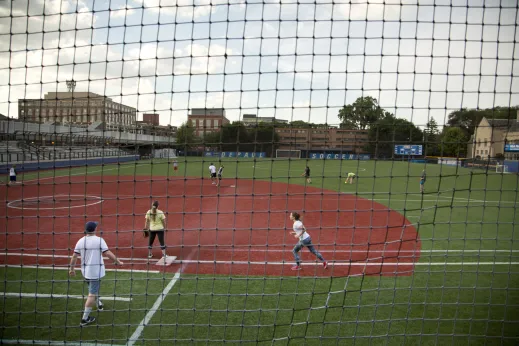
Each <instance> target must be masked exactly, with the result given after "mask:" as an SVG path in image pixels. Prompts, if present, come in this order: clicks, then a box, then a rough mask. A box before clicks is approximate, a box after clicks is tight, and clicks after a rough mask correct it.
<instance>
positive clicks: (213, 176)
mask: <svg viewBox="0 0 519 346" xmlns="http://www.w3.org/2000/svg"><path fill="white" fill-rule="evenodd" d="M209 172H210V173H211V182H212V184H213V185H214V184H216V167H215V166H214V165H213V163H212V162H211V164H210V165H209Z"/></svg>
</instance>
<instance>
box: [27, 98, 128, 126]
mask: <svg viewBox="0 0 519 346" xmlns="http://www.w3.org/2000/svg"><path fill="white" fill-rule="evenodd" d="M18 119H20V120H21V121H25V122H33V123H58V124H72V125H76V126H77V125H90V124H93V123H95V122H97V121H101V122H104V123H105V124H106V128H107V129H109V128H120V127H130V126H132V125H134V124H135V121H136V120H137V110H136V109H135V108H133V107H129V106H126V105H124V104H121V103H117V102H114V101H112V99H110V98H109V97H106V96H101V95H98V94H94V93H91V92H74V93H72V92H49V93H47V94H46V95H45V96H44V98H43V99H20V100H18Z"/></svg>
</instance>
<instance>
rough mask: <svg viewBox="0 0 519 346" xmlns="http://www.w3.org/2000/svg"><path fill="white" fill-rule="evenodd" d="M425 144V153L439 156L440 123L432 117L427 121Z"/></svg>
mask: <svg viewBox="0 0 519 346" xmlns="http://www.w3.org/2000/svg"><path fill="white" fill-rule="evenodd" d="M424 135H425V137H424V142H425V143H424V144H425V154H426V155H428V156H438V155H439V146H438V145H439V143H438V140H439V137H440V130H439V129H438V124H437V123H436V120H435V119H434V118H433V117H431V119H430V120H429V121H428V122H427V126H426V128H425V130H424Z"/></svg>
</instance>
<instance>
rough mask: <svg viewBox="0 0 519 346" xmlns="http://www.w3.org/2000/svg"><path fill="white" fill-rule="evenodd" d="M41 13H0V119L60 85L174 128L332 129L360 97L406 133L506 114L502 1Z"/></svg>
mask: <svg viewBox="0 0 519 346" xmlns="http://www.w3.org/2000/svg"><path fill="white" fill-rule="evenodd" d="M43 3H44V1H43V0H34V1H30V4H29V10H27V1H15V2H13V5H12V6H13V9H12V10H11V9H6V8H5V6H4V7H0V113H2V114H9V115H14V114H16V112H17V110H16V107H17V102H16V101H17V99H18V98H20V97H41V96H42V94H43V93H45V92H48V91H55V90H58V89H59V90H63V89H64V85H63V84H64V81H65V80H66V79H70V78H71V77H74V78H75V79H76V80H77V81H78V89H79V87H81V88H84V89H89V90H90V91H93V92H98V93H106V94H107V95H111V96H113V97H114V99H118V100H119V101H121V100H122V101H124V102H128V104H129V105H134V106H138V107H139V111H153V110H157V111H159V113H160V114H161V115H162V121H163V122H164V121H166V122H169V121H172V122H173V123H174V124H176V125H178V124H179V123H181V122H182V121H184V120H185V114H186V111H187V109H188V108H193V107H226V108H228V115H229V117H230V118H231V119H234V120H236V119H238V118H239V117H240V116H241V114H242V113H243V112H244V111H245V109H246V110H247V112H251V113H258V114H259V115H264V116H267V115H276V116H278V117H282V118H284V119H300V120H309V121H313V122H324V121H328V122H329V123H333V122H337V121H338V119H337V117H336V114H337V110H338V107H341V106H342V105H344V104H347V103H351V102H353V101H354V100H355V98H357V97H359V96H362V95H371V96H373V97H376V98H378V99H379V101H380V104H381V105H382V106H383V107H384V108H386V109H388V110H390V111H393V112H396V114H397V115H398V116H402V117H405V118H408V119H413V120H415V121H417V122H419V123H425V122H426V120H427V118H428V117H429V116H431V115H434V116H435V118H436V119H437V120H438V121H439V122H440V123H441V122H442V121H443V119H444V118H445V117H446V114H448V112H449V108H452V107H453V108H459V107H491V106H493V105H508V104H510V102H511V103H512V104H513V105H515V104H517V103H519V98H518V91H519V82H518V78H517V77H518V76H517V71H518V69H517V67H519V63H515V60H513V59H518V57H519V48H517V45H515V43H514V36H515V34H516V31H517V23H516V16H515V14H516V11H514V9H516V8H515V6H516V3H515V2H514V1H513V0H507V1H502V2H488V1H487V2H485V6H487V7H486V8H483V7H482V4H483V0H481V1H480V5H481V7H480V8H477V7H476V6H475V5H474V4H475V3H473V2H471V3H470V4H469V6H468V7H467V5H466V4H465V2H464V1H462V0H460V1H454V2H453V3H452V5H453V6H451V2H450V1H447V0H444V1H433V0H428V1H420V2H419V4H418V2H417V1H416V0H404V1H402V0H361V1H349V0H344V1H335V2H334V5H332V4H329V3H326V4H323V3H320V2H319V1H318V2H315V1H314V0H308V1H299V3H300V4H299V5H298V2H297V1H295V0H288V1H285V0H282V1H275V0H268V1H265V3H261V2H258V3H255V4H248V5H247V6H245V2H244V1H230V2H228V1H227V0H217V1H214V0H213V1H210V0H179V1H175V0H160V1H159V0H150V1H148V0H146V1H144V2H143V1H142V0H131V1H126V0H112V1H111V2H110V3H109V4H107V3H101V2H99V1H95V2H93V1H91V0H89V1H86V0H82V1H79V3H77V2H76V1H63V2H59V1H46V2H45V6H43ZM458 5H460V6H458ZM472 5H474V6H472ZM495 5H497V6H503V8H502V9H501V11H500V12H499V11H497V10H496V9H492V8H489V7H492V6H495ZM93 6H95V10H96V11H105V12H96V13H95V14H94V13H93V12H92V7H93ZM108 6H110V9H111V11H109V12H108V9H109V7H108ZM142 6H144V9H143V8H142ZM159 6H161V8H159ZM44 9H45V13H44ZM27 11H28V12H27ZM61 13H63V14H61ZM27 14H29V15H30V16H29V17H28V16H27ZM210 18H211V20H212V22H209V19H210ZM227 18H228V19H229V21H230V22H227ZM278 18H281V20H282V21H277V19H278ZM245 19H246V20H247V21H245ZM314 19H315V20H316V21H314ZM331 19H333V22H332V21H331ZM382 20H385V22H384V23H382ZM141 22H142V23H144V26H142V25H141ZM159 22H160V24H158V23H159ZM175 22H177V24H173V23H175ZM168 23H171V24H168ZM466 23H470V25H467V24H466ZM108 24H110V26H112V27H111V28H110V29H108V28H105V27H106V26H108ZM125 24H126V25H130V26H128V27H125V26H124V25H125ZM496 24H499V25H500V26H499V27H498V26H497V25H496ZM132 25H133V26H132ZM92 27H93V28H94V29H92ZM43 31H45V33H43ZM60 31H61V32H60ZM11 32H12V33H11ZM27 32H29V34H27ZM1 34H4V35H1ZM141 40H142V41H143V42H145V43H141V42H140V41H141ZM92 44H93V45H92ZM42 47H43V49H42ZM58 48H59V49H58ZM225 54H226V55H227V58H225ZM382 55H383V56H382ZM514 67H515V68H514ZM224 73H225V74H224ZM260 73H261V74H260ZM496 75H497V76H496ZM105 78H106V79H105ZM58 82H59V84H58ZM310 89H313V90H310ZM121 93H122V94H123V95H124V96H123V97H122V98H121V97H120V94H121ZM8 95H9V96H8ZM7 97H9V99H7ZM258 107H259V108H258ZM292 107H295V109H293V108H292ZM321 107H322V108H321ZM240 108H241V109H242V110H241V111H240ZM422 108H424V109H422ZM446 108H447V109H446ZM184 110H185V111H184ZM180 115H183V116H184V117H183V118H181V117H180V118H179V116H180Z"/></svg>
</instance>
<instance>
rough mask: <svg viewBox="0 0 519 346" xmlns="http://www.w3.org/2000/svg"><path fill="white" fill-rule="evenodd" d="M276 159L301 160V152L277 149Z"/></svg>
mask: <svg viewBox="0 0 519 346" xmlns="http://www.w3.org/2000/svg"><path fill="white" fill-rule="evenodd" d="M276 158H278V159H285V158H290V159H300V158H301V150H287V149H276Z"/></svg>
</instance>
